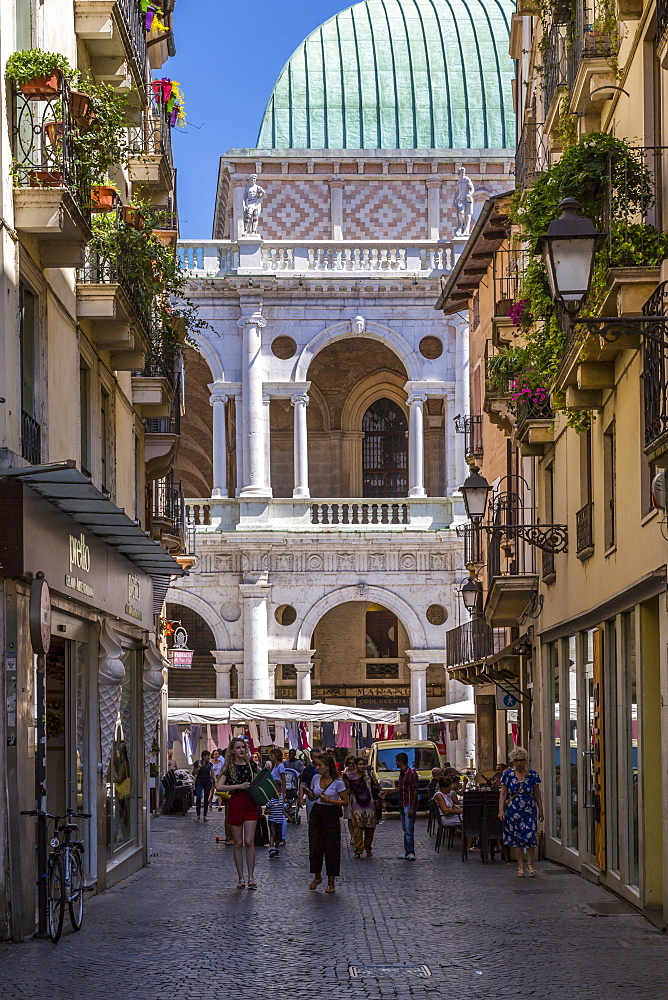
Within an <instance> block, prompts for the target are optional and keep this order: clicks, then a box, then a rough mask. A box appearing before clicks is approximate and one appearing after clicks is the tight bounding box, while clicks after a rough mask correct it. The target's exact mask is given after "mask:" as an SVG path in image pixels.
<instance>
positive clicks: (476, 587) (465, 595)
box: [459, 576, 482, 615]
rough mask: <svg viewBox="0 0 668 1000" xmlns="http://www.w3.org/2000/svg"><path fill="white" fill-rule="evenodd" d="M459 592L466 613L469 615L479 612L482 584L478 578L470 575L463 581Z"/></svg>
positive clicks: (480, 609) (480, 608)
mask: <svg viewBox="0 0 668 1000" xmlns="http://www.w3.org/2000/svg"><path fill="white" fill-rule="evenodd" d="M459 592H460V594H461V595H462V601H463V602H464V607H465V608H466V610H467V611H468V613H469V614H470V615H475V614H480V612H481V611H482V584H481V583H480V580H475V579H474V578H473V577H472V576H470V577H469V578H468V580H465V581H464V583H463V584H462V587H461V590H460V591H459Z"/></svg>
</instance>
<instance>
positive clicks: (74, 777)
mask: <svg viewBox="0 0 668 1000" xmlns="http://www.w3.org/2000/svg"><path fill="white" fill-rule="evenodd" d="M87 658H88V644H87V643H85V642H79V641H76V640H73V639H64V638H62V637H60V636H53V637H52V639H51V647H50V649H49V652H48V654H47V657H46V790H47V795H46V801H47V810H48V812H50V813H56V814H58V815H63V814H64V813H65V811H66V810H67V809H73V810H75V811H76V812H90V809H89V808H88V804H89V803H88V792H87V787H86V778H87V773H88V711H87V697H88V688H87V670H86V663H87ZM81 822H83V821H81Z"/></svg>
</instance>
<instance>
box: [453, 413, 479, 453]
mask: <svg viewBox="0 0 668 1000" xmlns="http://www.w3.org/2000/svg"><path fill="white" fill-rule="evenodd" d="M455 430H456V431H457V433H458V434H463V435H464V452H465V454H466V460H467V462H468V461H471V460H472V459H474V458H475V459H477V460H479V459H482V454H483V451H482V414H479V413H476V414H472V415H471V416H470V417H455Z"/></svg>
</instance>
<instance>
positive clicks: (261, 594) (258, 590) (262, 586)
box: [239, 580, 271, 601]
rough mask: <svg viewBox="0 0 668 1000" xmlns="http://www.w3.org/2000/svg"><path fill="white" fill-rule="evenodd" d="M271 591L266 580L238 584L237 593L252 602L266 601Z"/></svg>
mask: <svg viewBox="0 0 668 1000" xmlns="http://www.w3.org/2000/svg"><path fill="white" fill-rule="evenodd" d="M270 590H271V584H270V583H268V582H267V581H266V580H258V581H256V582H254V583H240V584H239V593H240V594H241V596H242V597H245V598H248V599H250V600H252V599H253V598H254V599H255V600H263V601H264V600H266V599H267V597H268V596H269V592H270Z"/></svg>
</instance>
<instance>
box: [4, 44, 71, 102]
mask: <svg viewBox="0 0 668 1000" xmlns="http://www.w3.org/2000/svg"><path fill="white" fill-rule="evenodd" d="M71 73H72V67H71V66H70V64H69V62H68V61H67V59H66V58H65V56H63V55H60V53H59V52H45V51H44V50H43V49H21V50H20V51H19V52H13V53H12V54H11V55H10V57H9V59H8V60H7V63H6V65H5V76H7V77H8V78H9V79H10V80H13V81H14V83H16V84H17V85H18V87H19V89H20V90H21V92H22V93H23V94H25V95H26V97H29V98H31V99H33V100H34V99H45V98H46V99H48V98H51V97H55V96H56V95H57V94H58V93H59V92H60V89H61V83H62V79H63V76H65V77H68V76H69V75H70V74H71Z"/></svg>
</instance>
